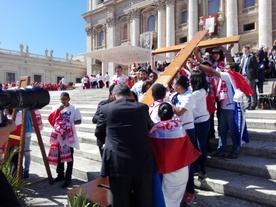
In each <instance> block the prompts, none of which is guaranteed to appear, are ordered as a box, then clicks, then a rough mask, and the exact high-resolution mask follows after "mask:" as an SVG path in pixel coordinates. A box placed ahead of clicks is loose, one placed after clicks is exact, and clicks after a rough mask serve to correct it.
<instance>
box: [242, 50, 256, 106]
mask: <svg viewBox="0 0 276 207" xmlns="http://www.w3.org/2000/svg"><path fill="white" fill-rule="evenodd" d="M243 54H244V57H243V59H242V61H241V68H240V73H241V74H242V75H243V76H244V77H245V78H246V81H247V83H248V84H249V85H250V88H251V89H252V90H253V95H252V96H246V97H247V104H248V105H247V108H246V109H248V110H255V108H256V106H257V94H256V83H255V80H256V79H257V77H258V62H257V59H256V57H255V56H254V55H251V54H250V46H247V45H246V46H243Z"/></svg>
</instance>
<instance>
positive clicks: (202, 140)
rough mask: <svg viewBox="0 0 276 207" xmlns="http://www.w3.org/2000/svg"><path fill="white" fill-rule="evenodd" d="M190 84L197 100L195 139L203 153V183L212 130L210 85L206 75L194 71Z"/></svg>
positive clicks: (201, 174)
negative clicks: (207, 143) (209, 105)
mask: <svg viewBox="0 0 276 207" xmlns="http://www.w3.org/2000/svg"><path fill="white" fill-rule="evenodd" d="M190 83H191V87H192V91H193V92H192V93H193V95H194V98H195V104H194V108H193V115H194V122H195V138H196V141H197V146H198V149H199V150H200V152H201V157H200V158H201V159H200V171H199V175H198V180H199V181H200V182H203V181H204V180H205V179H206V161H207V146H206V142H207V137H208V131H209V128H210V115H209V112H208V110H207V104H206V97H207V95H208V92H207V90H208V83H207V81H206V75H205V74H204V73H203V72H201V71H193V72H192V75H191V78H190Z"/></svg>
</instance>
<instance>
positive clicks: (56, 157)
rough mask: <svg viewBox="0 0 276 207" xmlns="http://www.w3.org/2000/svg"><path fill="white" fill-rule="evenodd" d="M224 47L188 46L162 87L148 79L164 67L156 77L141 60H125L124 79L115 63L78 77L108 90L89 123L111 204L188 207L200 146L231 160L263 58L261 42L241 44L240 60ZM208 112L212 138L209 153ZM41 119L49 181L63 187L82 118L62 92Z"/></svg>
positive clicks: (202, 170) (200, 170) (203, 157)
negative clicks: (52, 168)
mask: <svg viewBox="0 0 276 207" xmlns="http://www.w3.org/2000/svg"><path fill="white" fill-rule="evenodd" d="M232 48H233V45H230V46H229V47H228V48H227V49H226V48H224V47H222V46H220V47H218V48H213V49H212V51H210V52H206V53H205V54H204V55H203V56H201V53H200V52H199V49H198V48H195V50H194V51H193V53H192V54H191V56H190V57H189V58H188V59H187V61H186V62H185V63H184V64H183V65H182V66H180V67H179V68H177V70H178V74H177V76H176V77H175V78H174V80H173V82H172V83H171V84H170V85H162V84H160V83H155V81H156V80H157V78H158V76H159V75H160V74H162V72H164V70H166V67H167V65H166V64H163V65H162V66H161V65H159V66H158V67H160V68H161V67H163V68H162V69H159V70H158V69H157V71H158V72H159V74H157V73H155V72H153V71H152V68H151V67H150V64H149V63H147V68H142V67H141V66H140V65H137V70H136V65H133V67H132V70H131V72H130V74H129V75H128V76H127V75H125V74H123V69H122V67H121V66H120V65H118V66H117V67H116V68H115V73H114V75H113V76H112V77H109V74H108V72H106V74H105V76H104V77H103V76H102V74H101V73H100V72H99V73H98V74H97V75H91V76H90V77H89V76H88V75H86V76H84V77H83V78H82V87H83V89H92V88H103V87H106V88H109V95H108V97H107V99H106V100H103V101H101V102H100V103H99V105H98V108H97V111H96V113H95V115H94V116H93V119H92V122H93V123H94V124H96V129H95V136H96V137H97V145H98V147H99V152H100V155H101V157H102V168H101V176H102V177H108V179H109V184H110V191H111V195H112V206H113V207H129V206H145V207H147V206H148V207H152V206H156V207H157V206H158V207H163V206H164V207H165V206H169V207H179V206H182V205H183V206H184V205H189V204H191V203H192V202H193V200H194V197H195V189H194V188H195V187H194V178H195V175H197V179H198V181H199V182H205V180H206V178H207V177H208V172H206V163H207V153H208V151H212V154H211V156H212V157H214V158H224V159H238V158H239V151H240V147H241V145H242V144H243V143H244V142H249V137H248V132H247V128H246V120H245V110H254V109H256V107H257V105H258V100H257V96H256V93H257V90H256V87H257V86H258V92H262V84H263V82H262V81H261V79H262V80H263V81H264V79H265V70H264V71H262V70H263V69H264V68H266V67H267V66H264V65H265V64H266V61H267V59H269V56H268V54H267V52H268V47H262V48H260V50H259V51H258V52H257V53H256V54H255V55H254V54H252V53H251V51H250V47H249V46H244V47H243V56H242V57H238V56H234V57H232V56H231V53H230V52H231V50H232ZM275 51H276V44H275V49H273V50H272V53H273V54H275V53H276V52H275ZM139 67H140V68H139ZM272 74H273V73H272V72H271V75H272ZM132 78H133V79H134V78H135V79H136V81H133V80H132ZM256 79H258V82H256ZM60 84H61V85H63V86H62V88H63V87H65V86H64V83H63V82H62V81H61V82H60ZM151 86H152V87H151ZM63 89H64V88H63ZM149 89H151V92H152V98H153V100H154V102H153V103H152V104H151V105H150V106H147V105H146V104H144V103H141V102H142V101H143V97H144V96H145V93H146V92H147V91H148V90H149ZM244 95H245V96H246V98H247V104H248V105H247V106H245V105H244V103H243V96H244ZM215 115H216V116H217V119H218V128H217V131H218V138H219V139H218V147H217V149H215V150H214V151H213V150H212V149H211V148H210V140H211V139H213V138H215V137H216V136H215V131H216V130H215V125H214V116H215ZM237 117H239V119H238V118H237ZM48 120H49V122H50V124H51V125H52V127H53V130H52V133H51V137H50V144H51V147H50V151H49V155H48V160H49V162H50V164H55V165H57V177H56V178H55V179H54V182H59V181H63V184H62V185H61V187H62V188H66V187H68V186H70V184H71V177H72V169H73V153H74V148H76V149H78V148H79V142H78V137H77V132H76V128H75V125H77V124H81V122H82V116H81V113H80V110H79V109H78V108H77V107H75V106H74V105H72V104H70V96H69V94H68V93H66V92H62V93H61V95H60V103H59V104H58V105H57V106H54V107H53V109H52V112H51V113H50V115H49V118H48ZM228 133H229V134H230V137H231V141H232V148H231V150H230V151H228V150H227V149H226V146H227V135H228ZM65 162H67V169H66V170H65V169H64V163H65ZM196 173H197V174H196ZM134 204H135V205H134Z"/></svg>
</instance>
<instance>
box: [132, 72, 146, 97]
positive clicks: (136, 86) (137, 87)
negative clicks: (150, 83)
mask: <svg viewBox="0 0 276 207" xmlns="http://www.w3.org/2000/svg"><path fill="white" fill-rule="evenodd" d="M139 74H140V80H139V81H138V82H137V83H135V84H134V85H133V86H132V88H131V89H130V90H131V91H133V92H134V93H136V95H137V97H138V101H140V100H141V98H142V97H143V91H142V86H143V82H144V81H145V80H147V79H148V73H147V71H146V70H145V69H142V70H140V71H139Z"/></svg>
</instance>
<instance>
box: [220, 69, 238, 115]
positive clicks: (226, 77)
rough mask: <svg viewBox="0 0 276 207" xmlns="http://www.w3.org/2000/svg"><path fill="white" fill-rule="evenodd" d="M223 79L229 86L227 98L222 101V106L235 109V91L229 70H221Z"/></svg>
mask: <svg viewBox="0 0 276 207" xmlns="http://www.w3.org/2000/svg"><path fill="white" fill-rule="evenodd" d="M220 75H221V80H224V81H225V83H226V87H227V98H226V99H224V100H222V101H221V108H222V109H228V110H235V102H234V100H233V97H234V91H233V88H232V84H231V80H230V75H229V74H227V72H220Z"/></svg>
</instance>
